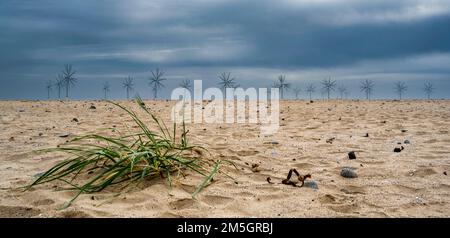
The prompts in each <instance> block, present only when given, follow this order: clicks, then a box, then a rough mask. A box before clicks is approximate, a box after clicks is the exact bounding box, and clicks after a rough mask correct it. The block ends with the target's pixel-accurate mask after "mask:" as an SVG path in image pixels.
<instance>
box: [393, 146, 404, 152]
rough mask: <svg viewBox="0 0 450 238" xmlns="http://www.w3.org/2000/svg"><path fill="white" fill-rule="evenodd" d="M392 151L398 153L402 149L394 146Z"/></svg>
mask: <svg viewBox="0 0 450 238" xmlns="http://www.w3.org/2000/svg"><path fill="white" fill-rule="evenodd" d="M394 152H395V153H400V152H402V149H400V148H398V147H395V149H394Z"/></svg>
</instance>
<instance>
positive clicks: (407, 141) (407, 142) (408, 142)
mask: <svg viewBox="0 0 450 238" xmlns="http://www.w3.org/2000/svg"><path fill="white" fill-rule="evenodd" d="M403 143H405V144H411V142H410V141H409V140H405V141H404V142H403Z"/></svg>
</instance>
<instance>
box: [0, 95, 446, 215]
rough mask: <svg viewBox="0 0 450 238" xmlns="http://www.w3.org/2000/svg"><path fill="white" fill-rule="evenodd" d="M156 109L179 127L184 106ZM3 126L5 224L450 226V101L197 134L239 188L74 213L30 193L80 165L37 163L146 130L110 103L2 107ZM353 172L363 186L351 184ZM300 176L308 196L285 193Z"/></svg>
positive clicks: (146, 194) (316, 105)
mask: <svg viewBox="0 0 450 238" xmlns="http://www.w3.org/2000/svg"><path fill="white" fill-rule="evenodd" d="M118 102H119V103H120V104H123V105H125V106H127V107H131V108H134V109H136V110H137V107H136V105H135V103H134V102H131V101H129V102H127V101H118ZM146 104H147V105H148V106H149V107H150V108H151V110H152V111H153V112H155V113H156V114H157V115H158V116H159V117H161V118H162V119H164V120H166V122H168V124H171V123H170V111H171V108H172V106H173V105H174V104H175V102H173V101H162V100H161V101H146ZM91 105H94V106H95V109H91ZM142 115H144V114H142ZM74 118H76V119H77V120H74ZM0 119H1V120H0V217H450V177H449V176H447V174H448V173H450V133H449V130H450V101H448V100H436V101H427V100H407V101H378V100H377V101H354V100H353V101H351V100H344V101H339V100H331V101H314V102H312V103H311V102H310V101H309V100H308V101H306V100H287V101H283V102H281V104H280V128H279V130H278V132H277V133H276V134H274V135H271V136H263V135H260V125H257V124H206V123H203V124H188V125H187V127H188V129H189V130H190V131H189V134H188V137H189V140H190V142H191V143H192V144H196V145H201V146H203V147H205V148H206V149H208V151H209V152H210V153H211V155H210V156H211V157H213V159H222V160H229V161H232V162H233V163H235V164H236V166H237V168H238V169H237V170H236V169H234V168H233V167H231V166H229V167H224V169H225V170H224V171H226V172H227V173H228V174H229V175H230V176H231V177H233V178H234V179H235V181H234V180H232V179H230V178H228V177H226V176H224V175H220V174H219V175H218V176H217V177H216V178H215V179H214V181H213V183H212V184H210V185H209V186H208V187H206V188H205V189H204V190H203V191H202V192H201V193H200V194H199V195H198V196H197V198H196V199H192V196H191V194H192V192H193V191H194V190H195V188H196V186H197V184H198V183H199V182H200V181H201V177H200V176H198V175H194V174H188V176H187V177H186V178H180V179H179V180H177V181H176V182H175V183H174V185H173V187H172V188H169V185H168V183H167V181H166V180H165V179H159V178H158V179H154V180H151V181H146V183H144V184H143V185H142V186H139V187H137V188H136V189H134V190H132V191H129V192H127V193H122V194H118V191H116V190H114V189H106V190H104V191H102V192H99V193H95V194H85V195H82V196H80V197H79V198H78V199H77V200H76V201H75V202H74V204H73V205H72V206H70V207H69V208H67V209H64V210H60V209H59V208H60V207H61V206H62V205H63V204H64V203H65V202H67V201H69V200H70V199H71V198H72V197H73V196H74V195H75V192H74V191H55V190H56V189H55V188H57V187H59V186H63V184H62V183H61V182H55V183H47V184H43V185H39V186H37V187H34V188H32V189H31V190H30V191H26V192H23V191H22V190H21V189H20V187H22V186H26V185H28V184H30V183H31V182H32V181H33V180H34V179H36V176H38V175H39V174H40V173H42V172H44V171H46V170H47V169H49V168H50V167H52V165H54V164H55V163H57V162H59V161H62V160H64V159H66V158H68V157H67V155H63V154H58V153H56V154H38V153H36V152H35V151H36V150H38V149H45V148H53V147H56V146H57V145H59V144H63V143H65V142H66V141H67V140H69V139H70V138H73V137H74V136H77V135H83V134H86V133H90V132H96V133H101V134H105V135H110V136H119V135H120V133H125V132H129V131H133V130H137V128H135V125H134V124H133V122H132V120H131V118H130V117H129V116H128V115H127V114H126V113H125V112H123V111H122V110H121V109H119V108H117V107H115V106H114V105H111V104H109V103H107V102H105V101H0ZM145 121H148V122H149V123H150V122H151V120H150V119H149V118H146V119H145ZM64 136H67V137H64ZM405 142H406V143H405ZM408 142H409V143H408ZM399 143H400V144H399ZM402 146H403V148H404V149H403V150H401V152H399V153H396V152H394V149H395V148H396V147H399V148H401V147H402ZM350 151H354V152H355V155H356V159H354V160H350V159H349V158H348V153H349V152H350ZM252 167H254V168H252ZM345 167H349V168H350V169H351V170H353V171H354V172H356V173H357V176H358V177H357V178H344V177H342V176H341V175H340V174H341V171H342V169H343V168H345ZM255 168H256V169H255ZM291 168H295V169H296V170H298V171H299V172H300V173H301V174H308V173H309V174H311V175H312V178H311V179H308V180H306V181H309V182H308V184H307V186H304V187H294V186H290V185H285V184H282V183H281V181H282V180H283V179H285V178H286V175H287V173H288V171H289V170H290V169H291ZM268 177H270V181H271V182H272V183H268V181H267V178H268ZM315 186H317V187H315Z"/></svg>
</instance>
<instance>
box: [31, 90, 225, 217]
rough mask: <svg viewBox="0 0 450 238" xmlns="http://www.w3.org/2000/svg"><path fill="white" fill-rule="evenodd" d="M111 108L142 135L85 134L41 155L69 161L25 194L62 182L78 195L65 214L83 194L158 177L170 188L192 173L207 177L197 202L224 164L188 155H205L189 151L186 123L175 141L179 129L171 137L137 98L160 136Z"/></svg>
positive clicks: (190, 149) (202, 184)
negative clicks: (62, 156) (65, 156)
mask: <svg viewBox="0 0 450 238" xmlns="http://www.w3.org/2000/svg"><path fill="white" fill-rule="evenodd" d="M109 102H110V103H112V104H114V105H115V106H117V107H119V108H121V109H122V110H124V111H126V112H127V113H128V115H129V116H130V117H131V118H132V119H133V121H134V122H135V123H136V125H137V126H138V128H139V129H140V132H139V133H133V134H130V135H125V136H121V137H117V138H116V137H109V136H104V135H98V134H89V135H85V136H80V137H76V138H74V139H72V140H71V141H69V143H66V144H65V145H63V146H60V147H58V148H53V149H47V150H43V151H44V152H56V151H59V152H64V153H67V154H69V155H71V156H72V158H70V159H66V160H63V161H61V162H59V163H57V164H56V165H54V166H53V167H52V168H50V169H49V170H47V171H46V172H44V173H43V174H41V175H40V176H39V177H38V178H37V179H36V180H35V181H34V182H33V183H31V184H30V185H28V186H27V187H26V189H30V188H31V187H33V186H36V185H39V184H43V183H48V182H52V181H63V182H64V183H66V184H68V185H69V188H67V189H70V190H76V191H78V192H77V193H76V195H75V196H74V197H73V198H72V199H71V200H70V201H68V202H67V203H66V204H65V205H64V207H63V208H67V207H69V206H70V205H71V204H72V203H73V202H74V201H75V200H76V199H77V198H78V197H79V196H80V195H81V194H89V193H95V192H100V191H102V190H104V189H106V188H108V187H110V186H113V185H118V184H123V186H122V187H121V189H124V188H126V187H128V186H129V185H131V184H136V185H137V184H139V183H140V182H142V181H144V180H145V179H152V178H157V177H161V178H166V179H167V181H168V183H169V186H170V187H172V183H173V181H174V179H177V178H178V177H179V176H180V175H181V176H183V177H184V176H185V172H186V171H193V172H195V173H198V174H200V175H202V176H204V177H205V179H204V180H203V182H202V183H200V184H199V185H198V187H197V189H196V191H195V192H194V193H193V194H192V196H193V197H195V196H196V195H197V194H198V193H199V192H200V191H201V190H202V189H203V188H205V187H206V186H207V185H208V184H209V183H210V182H211V181H212V179H213V178H214V176H215V175H216V174H217V173H218V172H219V169H220V166H221V163H222V161H220V160H218V161H213V160H212V159H206V158H202V157H199V156H195V154H196V153H192V152H195V151H198V150H199V149H200V150H205V149H204V148H202V147H199V146H192V145H189V143H188V139H187V134H188V132H189V131H187V130H186V127H185V125H184V123H183V124H182V132H181V134H180V136H179V138H176V129H177V125H176V124H175V123H174V125H173V131H172V133H171V132H170V131H169V129H168V128H167V126H166V125H165V123H164V121H162V120H160V119H159V118H157V117H156V116H155V115H154V114H153V113H152V112H150V110H149V109H148V108H147V107H146V106H145V103H144V102H143V101H142V99H141V98H139V97H138V98H137V99H136V102H137V104H138V105H139V107H140V108H141V109H142V110H143V111H144V112H146V113H147V114H148V115H149V116H150V118H151V119H152V120H153V122H155V124H156V125H157V127H158V129H159V131H152V130H150V128H148V127H147V125H146V124H145V123H144V122H143V121H142V120H141V119H140V118H139V117H138V116H137V114H136V113H135V112H134V111H132V110H130V109H128V108H125V107H124V106H122V105H120V104H118V103H115V102H112V101H109ZM225 175H226V174H225ZM227 176H228V175H227ZM228 177H229V176H228Z"/></svg>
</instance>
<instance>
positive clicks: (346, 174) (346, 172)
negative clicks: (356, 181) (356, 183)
mask: <svg viewBox="0 0 450 238" xmlns="http://www.w3.org/2000/svg"><path fill="white" fill-rule="evenodd" d="M341 176H342V177H344V178H357V177H358V174H357V173H356V172H355V171H353V170H352V169H350V168H343V169H342V171H341Z"/></svg>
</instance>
